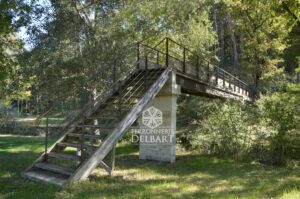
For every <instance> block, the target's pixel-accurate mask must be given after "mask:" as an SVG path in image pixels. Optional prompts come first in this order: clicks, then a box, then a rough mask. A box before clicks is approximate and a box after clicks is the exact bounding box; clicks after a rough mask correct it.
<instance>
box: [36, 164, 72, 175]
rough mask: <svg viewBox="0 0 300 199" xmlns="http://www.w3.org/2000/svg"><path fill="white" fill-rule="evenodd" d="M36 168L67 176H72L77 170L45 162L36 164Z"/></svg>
mask: <svg viewBox="0 0 300 199" xmlns="http://www.w3.org/2000/svg"><path fill="white" fill-rule="evenodd" d="M34 167H36V168H39V169H44V170H47V171H51V172H54V173H59V174H63V175H67V176H71V175H72V174H73V173H74V171H75V169H70V168H66V167H62V166H58V165H55V164H49V163H44V162H39V163H36V164H34Z"/></svg>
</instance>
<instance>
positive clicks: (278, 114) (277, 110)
mask: <svg viewBox="0 0 300 199" xmlns="http://www.w3.org/2000/svg"><path fill="white" fill-rule="evenodd" d="M258 104H259V109H260V111H261V122H262V125H266V126H269V127H270V128H272V129H274V130H275V134H274V135H273V136H272V137H271V140H270V141H271V145H270V147H271V151H272V153H273V160H272V162H273V163H277V164H280V163H283V161H284V159H285V156H289V157H293V156H294V154H295V149H296V150H297V151H298V147H299V141H300V140H299V134H300V132H299V129H300V128H299V123H300V120H299V119H300V117H299V116H300V114H299V108H300V103H299V96H296V95H292V94H289V93H274V94H271V95H268V96H263V97H262V98H261V99H260V100H259V103H258ZM296 140H297V141H296ZM297 157H299V156H297Z"/></svg>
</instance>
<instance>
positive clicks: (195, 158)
mask: <svg viewBox="0 0 300 199" xmlns="http://www.w3.org/2000/svg"><path fill="white" fill-rule="evenodd" d="M52 141H53V140H52ZM43 148H44V146H43V138H41V137H24V136H11V135H6V136H3V135H2V136H1V135H0V198H1V199H2V198H5V199H10V198H12V199H15V198H16V199H19V198H22V199H27V198H28V199H36V198H38V199H39V198H41V199H45V198H51V199H52V198H58V199H63V198H78V199H82V198H83V199H84V198H89V199H90V198H300V170H297V169H294V170H291V169H287V168H279V167H270V166H263V165H258V164H245V163H239V162H235V161H232V160H225V159H220V158H214V157H207V156H201V155H197V154H192V153H187V152H178V155H177V161H176V163H175V164H169V163H159V162H154V161H144V160H139V159H138V147H137V146H132V145H126V144H120V145H119V146H118V148H117V159H116V171H115V173H114V176H113V177H110V176H107V175H106V174H105V173H104V172H102V170H101V169H97V170H96V171H95V172H94V173H93V175H92V176H91V177H90V178H89V180H88V181H85V182H82V183H79V184H71V185H68V186H66V187H64V188H61V187H57V186H55V185H44V184H38V183H34V182H31V181H28V180H25V179H23V178H21V177H20V174H21V172H22V171H23V170H24V169H25V168H26V167H27V166H28V165H29V164H30V163H31V162H32V161H33V160H34V159H35V158H37V157H38V156H39V154H40V153H41V152H42V151H43Z"/></svg>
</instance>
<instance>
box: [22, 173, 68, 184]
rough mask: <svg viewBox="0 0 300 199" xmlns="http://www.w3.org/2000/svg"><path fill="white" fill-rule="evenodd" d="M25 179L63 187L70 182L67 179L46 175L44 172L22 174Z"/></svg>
mask: <svg viewBox="0 0 300 199" xmlns="http://www.w3.org/2000/svg"><path fill="white" fill-rule="evenodd" d="M22 176H23V177H25V178H28V179H30V180H33V181H35V182H40V183H47V184H49V183H50V184H56V185H59V186H63V185H64V184H66V183H67V182H68V179H67V178H64V177H59V176H55V175H51V174H47V173H44V172H42V171H28V172H26V173H23V174H22Z"/></svg>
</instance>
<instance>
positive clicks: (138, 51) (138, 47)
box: [136, 42, 140, 69]
mask: <svg viewBox="0 0 300 199" xmlns="http://www.w3.org/2000/svg"><path fill="white" fill-rule="evenodd" d="M136 68H137V69H139V68H140V42H138V43H137V65H136Z"/></svg>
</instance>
